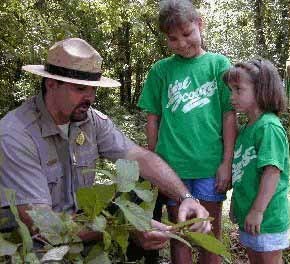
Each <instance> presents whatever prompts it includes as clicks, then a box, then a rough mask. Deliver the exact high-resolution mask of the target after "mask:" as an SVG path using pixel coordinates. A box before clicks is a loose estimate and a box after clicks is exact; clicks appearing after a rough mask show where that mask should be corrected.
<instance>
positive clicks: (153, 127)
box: [146, 114, 160, 152]
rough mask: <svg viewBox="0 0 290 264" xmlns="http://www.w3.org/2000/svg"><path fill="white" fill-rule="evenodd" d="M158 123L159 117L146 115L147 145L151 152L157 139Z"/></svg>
mask: <svg viewBox="0 0 290 264" xmlns="http://www.w3.org/2000/svg"><path fill="white" fill-rule="evenodd" d="M159 121H160V116H158V115H155V114H148V115H147V125H146V137H147V144H148V149H149V150H151V151H153V152H154V150H155V146H156V143H157V139H158V130H159Z"/></svg>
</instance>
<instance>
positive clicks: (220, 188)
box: [216, 111, 237, 193]
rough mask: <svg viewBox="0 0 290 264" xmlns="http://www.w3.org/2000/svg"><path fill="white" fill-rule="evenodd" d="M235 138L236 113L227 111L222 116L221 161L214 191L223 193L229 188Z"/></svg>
mask: <svg viewBox="0 0 290 264" xmlns="http://www.w3.org/2000/svg"><path fill="white" fill-rule="evenodd" d="M236 136H237V121H236V112H235V111H228V112H226V113H224V114H223V144H224V155H223V161H222V163H221V165H220V166H219V168H218V170H217V173H216V178H217V180H216V190H217V192H220V193H224V192H226V190H227V189H229V187H230V186H231V178H232V160H233V153H234V147H235V140H236Z"/></svg>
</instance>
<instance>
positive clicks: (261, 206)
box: [244, 166, 280, 235]
mask: <svg viewBox="0 0 290 264" xmlns="http://www.w3.org/2000/svg"><path fill="white" fill-rule="evenodd" d="M279 179H280V170H279V169H278V168H277V167H275V166H266V167H264V171H263V175H262V177H261V182H260V186H259V192H258V195H257V197H256V199H255V201H254V203H253V205H252V208H251V210H250V211H249V213H248V215H247V217H246V220H245V224H244V229H245V231H246V232H247V233H250V234H252V235H255V234H259V233H260V227H261V223H262V220H263V214H264V211H265V210H266V208H267V206H268V204H269V202H270V200H271V199H272V197H273V195H274V193H275V190H276V187H277V184H278V182H279Z"/></svg>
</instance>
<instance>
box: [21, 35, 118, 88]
mask: <svg viewBox="0 0 290 264" xmlns="http://www.w3.org/2000/svg"><path fill="white" fill-rule="evenodd" d="M102 61H103V59H102V57H101V56H100V54H99V53H98V52H97V51H96V50H95V49H94V48H93V47H92V46H91V45H90V44H88V43H87V42H86V41H85V40H83V39H80V38H68V39H65V40H62V41H59V42H57V43H55V44H54V45H53V46H52V47H51V48H50V49H49V50H48V55H47V62H46V64H45V65H25V66H23V67H22V69H23V70H25V71H28V72H31V73H33V74H36V75H40V76H43V77H46V78H51V79H55V80H59V81H63V82H68V83H76V84H83V85H88V86H100V87H118V86H120V85H121V84H120V83H119V82H118V81H115V80H113V79H110V78H107V77H104V76H102Z"/></svg>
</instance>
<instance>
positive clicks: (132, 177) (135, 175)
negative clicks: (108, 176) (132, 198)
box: [116, 159, 139, 192]
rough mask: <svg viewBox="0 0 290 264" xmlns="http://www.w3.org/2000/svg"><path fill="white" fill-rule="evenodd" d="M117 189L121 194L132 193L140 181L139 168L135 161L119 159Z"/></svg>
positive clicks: (117, 164)
mask: <svg viewBox="0 0 290 264" xmlns="http://www.w3.org/2000/svg"><path fill="white" fill-rule="evenodd" d="M116 170H117V178H116V183H117V189H118V191H119V192H130V191H132V190H133V189H134V188H135V183H136V181H138V179H139V167H138V163H137V161H135V160H124V159H118V160H117V162H116Z"/></svg>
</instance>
